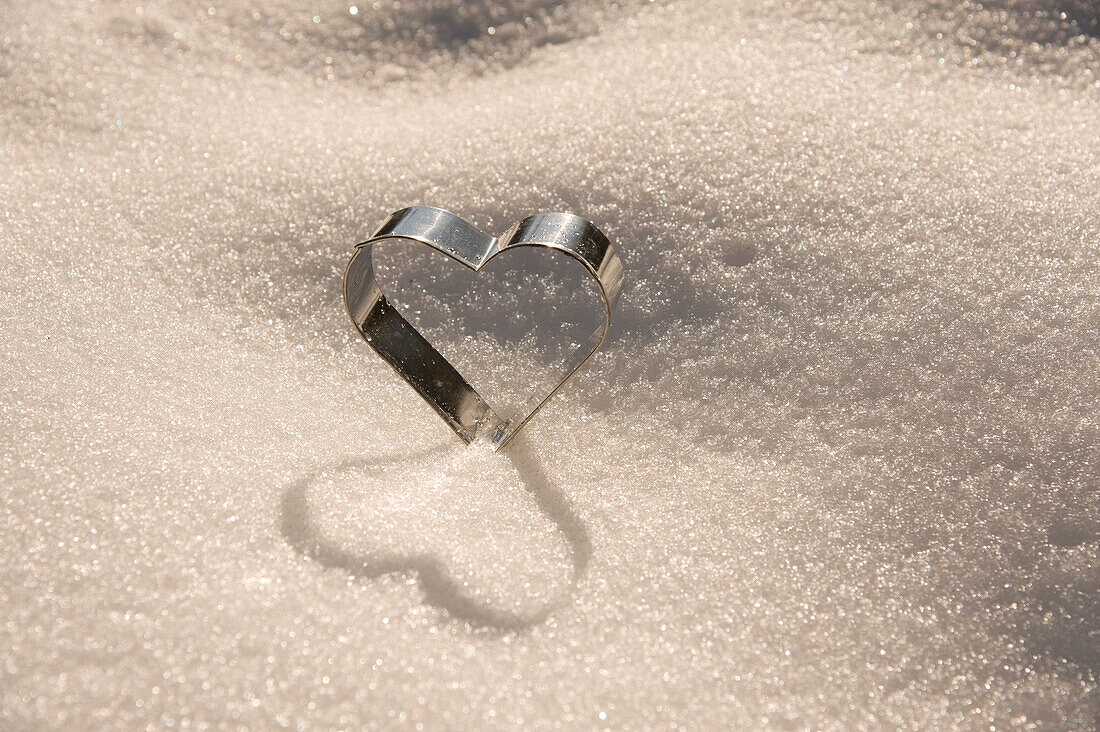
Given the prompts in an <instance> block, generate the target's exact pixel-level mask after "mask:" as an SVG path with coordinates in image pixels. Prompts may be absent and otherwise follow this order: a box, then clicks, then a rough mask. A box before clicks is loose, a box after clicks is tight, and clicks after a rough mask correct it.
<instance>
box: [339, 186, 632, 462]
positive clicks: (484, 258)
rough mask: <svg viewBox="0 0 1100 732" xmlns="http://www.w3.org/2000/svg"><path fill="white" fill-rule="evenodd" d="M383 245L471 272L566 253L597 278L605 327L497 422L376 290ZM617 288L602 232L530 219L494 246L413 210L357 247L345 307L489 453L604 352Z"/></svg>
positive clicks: (619, 275)
mask: <svg viewBox="0 0 1100 732" xmlns="http://www.w3.org/2000/svg"><path fill="white" fill-rule="evenodd" d="M386 239H406V240H409V241H412V242H418V243H420V244H425V245H427V246H429V247H431V248H432V249H435V250H437V251H439V252H442V253H443V254H446V255H447V256H448V257H450V258H451V259H454V260H455V261H457V262H460V263H462V264H464V265H466V266H467V267H469V268H470V269H473V270H474V271H477V270H480V269H481V268H482V267H484V266H485V265H486V264H488V263H489V261H490V260H492V259H493V257H495V256H497V255H499V254H500V253H501V252H504V251H507V250H508V249H512V248H515V247H546V248H548V249H556V250H558V251H561V252H564V253H565V254H567V255H569V256H570V257H572V258H573V259H575V260H577V261H578V262H580V263H581V264H582V265H584V268H585V269H586V270H587V271H588V273H589V274H590V275H592V277H593V278H595V280H596V284H597V285H598V286H599V291H600V297H601V298H602V299H603V303H604V306H605V311H606V312H605V318H604V323H603V325H602V326H601V327H598V328H596V330H595V331H593V332H592V335H591V336H589V337H588V339H587V340H586V341H585V343H584V344H582V345H581V347H580V349H578V351H577V353H578V354H579V355H583V357H581V358H580V359H579V360H577V361H575V362H574V363H573V364H571V365H567V367H566V369H565V371H564V373H563V374H561V375H560V379H552V380H551V381H550V383H548V384H545V385H543V387H542V389H541V391H545V392H546V393H545V396H539V395H538V394H537V393H536V395H534V396H532V397H531V398H530V399H528V400H527V402H525V403H524V405H523V406H522V407H520V409H519V410H518V411H517V413H516V414H513V415H505V416H501V415H499V414H497V413H496V412H495V411H494V410H493V409H492V407H490V406H489V404H488V403H487V402H486V401H485V399H483V398H482V396H481V395H480V394H478V393H477V391H475V390H474V388H473V387H472V386H470V384H469V383H467V381H466V380H465V379H464V378H462V375H461V374H459V373H458V371H457V370H456V369H455V368H454V367H453V366H452V365H451V364H450V362H448V361H447V359H445V358H444V357H443V356H442V355H440V353H439V352H438V351H436V350H435V348H433V347H432V345H431V344H430V343H428V341H427V340H426V339H425V338H424V337H423V336H422V335H420V333H419V332H418V331H417V330H416V328H414V327H413V326H412V325H410V324H409V322H408V321H407V320H405V319H404V318H403V317H402V316H401V314H400V313H398V312H397V310H396V309H395V308H394V307H393V306H392V305H390V304H389V302H387V300H386V297H385V295H383V294H382V291H381V290H380V289H379V287H378V282H377V278H376V277H375V274H374V266H373V262H372V245H373V244H375V243H376V242H379V241H383V240H386ZM622 284H623V267H622V262H621V261H620V260H619V255H618V254H617V253H616V252H615V248H614V247H612V246H611V242H609V241H608V240H607V237H606V236H604V234H603V232H601V231H600V230H599V229H598V228H596V226H595V225H594V224H592V223H591V222H588V221H585V220H584V219H582V218H580V217H579V216H574V215H573V214H566V213H541V214H535V215H534V216H529V217H527V218H526V219H524V220H523V221H521V222H519V223H518V224H516V225H515V226H513V227H512V228H510V229H508V231H506V232H504V233H503V234H502V235H501V236H500V237H499V238H494V237H492V236H489V235H488V234H486V233H484V232H482V231H479V230H478V229H477V228H475V227H474V226H472V225H471V224H469V223H468V222H467V221H465V220H464V219H462V218H460V217H458V216H456V215H455V214H453V213H450V212H449V211H444V210H443V209H440V208H433V207H431V206H412V207H411V208H406V209H402V210H400V211H397V212H396V213H393V214H391V215H390V217H389V218H387V219H386V221H385V222H383V223H382V225H381V226H380V227H378V230H377V231H375V233H374V234H373V235H372V236H371V237H370V238H369V239H367V240H366V241H365V242H363V243H361V244H359V245H357V246H356V248H355V254H353V255H352V258H351V261H350V262H348V267H347V270H346V271H345V272H344V303H345V305H346V306H347V309H348V315H349V316H350V317H351V321H352V322H353V323H354V324H355V327H356V329H357V330H358V331H359V333H360V335H362V336H363V338H364V339H366V341H367V343H369V344H370V345H371V347H372V348H374V350H375V351H377V352H378V354H379V355H380V356H382V358H383V359H385V360H386V362H387V363H389V365H390V366H392V367H393V369H394V370H395V371H396V372H397V373H398V374H400V375H401V377H402V378H403V379H405V381H407V382H409V384H411V385H412V387H413V388H414V389H416V391H417V392H418V393H419V394H420V396H421V397H423V398H424V401H426V402H428V404H430V405H431V406H432V408H433V409H435V411H436V412H438V413H439V415H440V416H441V417H443V419H444V420H445V421H446V422H447V424H449V425H450V426H451V429H453V430H454V431H455V432H456V433H457V434H458V436H459V437H461V438H462V440H463V441H464V442H466V443H470V442H473V441H474V440H477V439H485V440H487V441H488V442H489V443H490V444H492V445H493V446H494V448H500V447H503V446H504V445H505V444H507V442H508V440H510V439H511V438H512V436H513V435H515V433H516V432H517V431H518V430H519V429H520V428H521V427H522V426H523V425H524V424H526V423H527V421H528V420H529V419H531V417H532V416H534V414H535V413H536V412H537V411H538V410H539V409H540V408H541V407H542V406H543V405H544V404H546V402H547V401H549V399H550V398H551V397H552V396H554V394H556V393H557V392H558V390H559V389H561V387H562V386H564V385H565V382H567V381H568V380H569V379H570V377H572V376H573V374H575V373H576V372H577V370H578V369H580V367H581V366H583V365H584V364H585V363H586V362H587V361H588V359H590V358H591V357H592V354H594V353H595V352H596V350H597V349H599V347H600V346H601V345H602V344H603V342H604V339H606V338H607V331H608V328H609V327H610V326H611V311H612V309H613V308H614V307H615V304H616V303H617V302H618V300H619V293H620V292H621V290H622Z"/></svg>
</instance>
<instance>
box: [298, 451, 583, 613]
mask: <svg viewBox="0 0 1100 732" xmlns="http://www.w3.org/2000/svg"><path fill="white" fill-rule="evenodd" d="M517 447H518V446H517ZM283 532H284V534H285V536H286V538H287V541H288V542H290V544H291V545H292V546H294V547H295V549H297V550H298V551H299V552H301V553H302V554H304V555H306V556H308V557H310V558H312V559H314V560H316V561H318V562H320V563H321V564H324V565H325V566H329V567H334V568H339V569H342V570H344V571H347V572H350V573H352V574H353V575H355V576H358V577H366V578H373V577H379V576H381V575H384V574H388V573H391V572H414V573H415V574H416V576H417V578H418V580H419V583H420V586H421V587H422V589H423V591H424V599H425V602H427V603H429V604H431V605H434V606H436V607H440V608H442V609H444V610H446V611H447V612H448V613H450V614H451V615H452V616H454V617H457V618H461V619H464V620H467V621H469V622H471V623H473V624H475V625H479V626H491V627H496V628H502V629H517V628H523V627H526V626H529V625H532V624H535V623H538V622H541V621H542V620H544V619H545V618H546V616H547V615H548V614H549V613H550V612H551V611H552V610H553V609H554V608H555V607H557V606H559V605H561V604H562V603H563V602H565V601H566V600H568V598H569V597H570V595H571V594H572V589H573V587H574V585H575V584H576V581H577V578H578V577H579V575H580V574H581V572H583V570H584V567H585V565H586V564H587V562H588V557H589V554H590V551H591V550H590V544H589V539H588V534H587V532H586V530H585V527H584V524H583V522H582V521H581V520H580V518H579V517H578V516H577V515H576V513H575V512H574V510H573V508H572V507H571V505H570V504H569V502H568V501H567V500H566V499H565V497H564V496H563V495H562V494H561V492H560V491H559V490H558V489H557V488H556V487H555V486H554V485H553V484H552V483H551V482H550V480H549V479H548V478H547V477H546V475H545V474H544V473H543V472H542V471H541V469H539V467H538V465H537V463H536V462H535V460H534V459H533V457H532V456H531V455H530V454H529V453H528V452H527V451H525V450H523V449H515V450H512V451H510V454H509V455H508V456H505V455H503V454H501V453H497V452H493V450H492V449H491V448H489V447H488V446H475V447H470V448H467V447H456V448H454V449H447V450H440V451H435V452H431V453H427V454H421V455H416V456H412V457H407V456H400V457H392V458H389V459H383V460H380V461H369V462H368V461H364V460H349V461H347V462H344V463H342V464H339V465H333V466H331V467H328V468H325V469H322V470H320V471H318V472H316V473H313V474H312V475H310V476H308V477H307V478H305V479H304V480H302V481H300V482H298V483H297V484H295V485H293V486H291V488H290V489H289V490H288V491H287V494H286V496H285V499H284V504H283Z"/></svg>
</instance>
